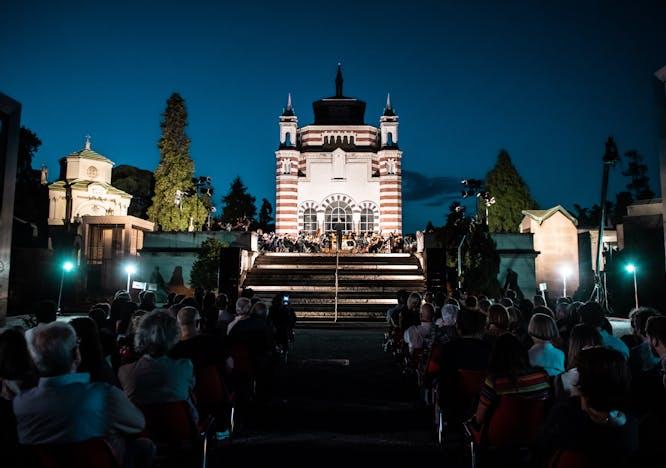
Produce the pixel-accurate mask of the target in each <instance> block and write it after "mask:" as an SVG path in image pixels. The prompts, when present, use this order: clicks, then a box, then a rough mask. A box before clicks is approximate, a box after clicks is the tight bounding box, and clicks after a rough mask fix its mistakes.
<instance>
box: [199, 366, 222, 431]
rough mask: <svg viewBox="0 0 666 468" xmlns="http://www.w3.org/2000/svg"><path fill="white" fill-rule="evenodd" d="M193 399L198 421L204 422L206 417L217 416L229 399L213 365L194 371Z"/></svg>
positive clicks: (218, 373)
mask: <svg viewBox="0 0 666 468" xmlns="http://www.w3.org/2000/svg"><path fill="white" fill-rule="evenodd" d="M194 375H195V382H196V383H195V385H194V397H195V398H196V406H197V411H199V421H204V422H205V421H206V420H207V419H208V416H210V415H214V416H217V415H218V412H219V410H220V409H221V407H222V406H223V404H224V403H225V402H228V400H229V398H228V395H227V391H226V389H225V387H224V384H223V382H222V379H221V378H220V372H219V370H218V368H217V366H215V365H210V366H205V367H201V368H199V369H196V370H195V372H194Z"/></svg>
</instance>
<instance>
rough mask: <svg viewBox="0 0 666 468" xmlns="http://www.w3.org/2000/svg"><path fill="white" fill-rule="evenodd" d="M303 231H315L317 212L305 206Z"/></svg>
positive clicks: (310, 232) (311, 232)
mask: <svg viewBox="0 0 666 468" xmlns="http://www.w3.org/2000/svg"><path fill="white" fill-rule="evenodd" d="M303 231H305V232H306V233H307V234H315V233H316V232H317V212H316V211H315V209H314V208H307V209H306V210H305V212H304V213H303Z"/></svg>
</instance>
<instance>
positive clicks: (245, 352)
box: [229, 343, 256, 377]
mask: <svg viewBox="0 0 666 468" xmlns="http://www.w3.org/2000/svg"><path fill="white" fill-rule="evenodd" d="M229 354H230V355H231V357H232V358H233V360H234V369H233V373H234V374H239V375H243V376H246V377H251V376H254V375H255V373H256V369H255V365H254V358H253V356H252V350H251V349H250V346H248V345H247V344H245V343H234V344H232V345H231V347H230V349H229Z"/></svg>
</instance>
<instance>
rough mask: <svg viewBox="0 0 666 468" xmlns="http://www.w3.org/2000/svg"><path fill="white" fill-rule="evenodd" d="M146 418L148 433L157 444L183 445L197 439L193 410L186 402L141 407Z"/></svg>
mask: <svg viewBox="0 0 666 468" xmlns="http://www.w3.org/2000/svg"><path fill="white" fill-rule="evenodd" d="M140 408H141V411H142V412H143V415H144V416H145V418H146V432H147V433H148V436H149V437H150V438H151V439H152V440H153V441H154V442H157V443H166V444H171V443H183V442H191V441H193V440H195V439H196V434H197V431H196V427H195V425H194V421H193V420H192V413H191V408H190V405H189V403H188V402H186V401H171V402H167V403H153V404H149V405H141V406H140Z"/></svg>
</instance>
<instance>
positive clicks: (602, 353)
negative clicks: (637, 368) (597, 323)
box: [576, 346, 630, 413]
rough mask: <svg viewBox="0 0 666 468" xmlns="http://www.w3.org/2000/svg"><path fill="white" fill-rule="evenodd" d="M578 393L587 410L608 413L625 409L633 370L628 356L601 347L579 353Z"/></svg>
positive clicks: (584, 408)
mask: <svg viewBox="0 0 666 468" xmlns="http://www.w3.org/2000/svg"><path fill="white" fill-rule="evenodd" d="M576 367H577V368H578V390H579V392H580V400H581V408H582V409H583V410H584V411H587V412H590V410H594V411H597V412H602V413H607V412H609V411H611V410H619V409H623V408H624V407H625V405H626V403H627V399H628V395H629V383H630V382H629V369H628V367H627V362H626V361H625V359H624V356H623V355H622V354H621V353H620V352H618V351H616V350H614V349H610V348H606V347H603V346H597V347H594V348H588V349H584V350H582V351H581V352H580V353H578V359H577V360H576Z"/></svg>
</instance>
